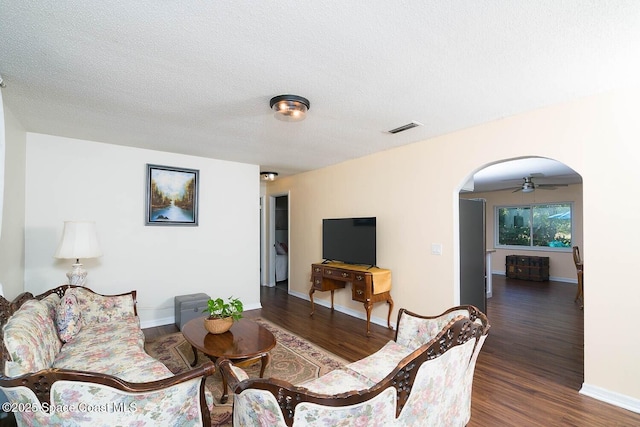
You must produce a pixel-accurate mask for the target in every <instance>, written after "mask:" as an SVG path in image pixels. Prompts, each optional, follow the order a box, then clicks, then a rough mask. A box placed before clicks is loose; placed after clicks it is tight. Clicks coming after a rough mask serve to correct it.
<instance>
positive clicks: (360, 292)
mask: <svg viewBox="0 0 640 427" xmlns="http://www.w3.org/2000/svg"><path fill="white" fill-rule="evenodd" d="M356 294H358V295H362V294H364V291H363V290H362V289H358V290H357V291H356Z"/></svg>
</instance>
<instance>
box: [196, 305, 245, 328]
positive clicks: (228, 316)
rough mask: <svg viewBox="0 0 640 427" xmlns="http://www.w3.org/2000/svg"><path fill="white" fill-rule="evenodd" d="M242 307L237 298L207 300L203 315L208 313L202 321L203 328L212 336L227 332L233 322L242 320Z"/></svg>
mask: <svg viewBox="0 0 640 427" xmlns="http://www.w3.org/2000/svg"><path fill="white" fill-rule="evenodd" d="M243 310H244V306H243V305H242V301H240V300H239V299H238V298H234V297H229V298H228V299H227V301H224V300H223V299H222V298H216V299H209V301H207V308H206V309H204V310H203V313H209V316H207V317H206V318H205V319H204V327H205V329H206V330H207V331H209V332H211V333H212V334H222V333H224V332H227V331H228V330H229V329H230V328H231V326H232V325H233V322H234V321H235V320H239V319H241V318H242V312H243Z"/></svg>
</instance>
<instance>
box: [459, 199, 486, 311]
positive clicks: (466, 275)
mask: <svg viewBox="0 0 640 427" xmlns="http://www.w3.org/2000/svg"><path fill="white" fill-rule="evenodd" d="M485 234H486V233H485V201H484V200H481V199H460V304H471V305H474V306H476V307H477V308H478V309H480V310H481V311H482V312H483V313H486V312H487V291H486V276H485V253H486V244H485Z"/></svg>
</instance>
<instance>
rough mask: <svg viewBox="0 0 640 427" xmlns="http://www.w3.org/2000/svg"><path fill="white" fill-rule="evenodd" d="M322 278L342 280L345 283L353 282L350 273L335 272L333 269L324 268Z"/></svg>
mask: <svg viewBox="0 0 640 427" xmlns="http://www.w3.org/2000/svg"><path fill="white" fill-rule="evenodd" d="M323 276H324V277H329V278H333V279H340V280H344V281H345V282H351V281H353V273H352V272H349V271H344V270H335V269H333V268H325V269H324V273H323Z"/></svg>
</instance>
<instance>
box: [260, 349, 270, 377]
mask: <svg viewBox="0 0 640 427" xmlns="http://www.w3.org/2000/svg"><path fill="white" fill-rule="evenodd" d="M269 361H271V355H270V354H269V353H265V354H263V355H262V357H260V378H262V377H263V376H264V370H265V368H266V367H267V365H268V364H269Z"/></svg>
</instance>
